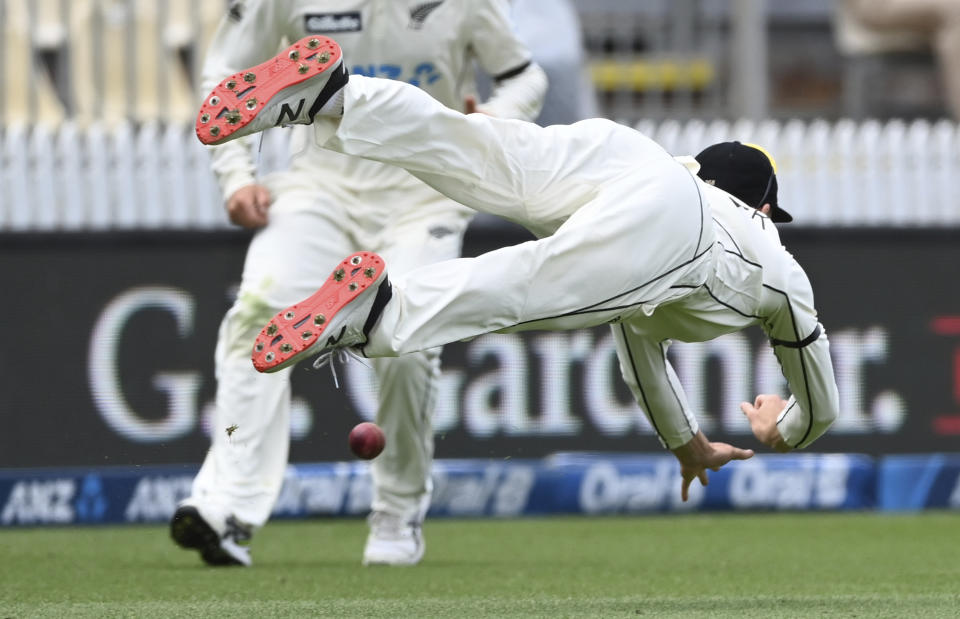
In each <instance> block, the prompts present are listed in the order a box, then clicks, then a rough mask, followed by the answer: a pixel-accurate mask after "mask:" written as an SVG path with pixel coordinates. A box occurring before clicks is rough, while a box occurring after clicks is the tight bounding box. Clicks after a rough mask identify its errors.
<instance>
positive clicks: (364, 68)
mask: <svg viewBox="0 0 960 619" xmlns="http://www.w3.org/2000/svg"><path fill="white" fill-rule="evenodd" d="M350 72H351V73H353V74H354V75H365V76H367V77H382V78H385V79H388V80H397V81H400V82H406V83H408V84H410V85H412V86H416V87H418V88H423V87H424V86H429V85H431V84H433V83H434V82H436V81H437V80H438V79H440V78H441V77H442V76H441V75H440V72H439V71H437V67H436V65H434V64H433V63H432V62H421V63H420V64H418V65H417V66H415V67H413V68H412V69H411V68H409V67H404V66H402V65H398V64H380V65H374V64H368V65H354V66H352V67H350Z"/></svg>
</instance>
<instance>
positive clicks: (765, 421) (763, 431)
mask: <svg viewBox="0 0 960 619" xmlns="http://www.w3.org/2000/svg"><path fill="white" fill-rule="evenodd" d="M786 405H787V401H786V400H784V399H783V398H781V397H780V396H779V395H777V394H775V393H761V394H760V395H758V396H757V398H756V399H755V400H754V401H753V404H750V403H749V402H742V403H741V404H740V410H742V411H743V414H744V415H746V416H747V419H748V420H749V421H750V429H751V430H752V431H753V435H754V436H756V437H757V440H758V441H760V442H761V443H763V444H764V445H766V446H767V447H772V448H774V449H776V450H777V451H779V452H780V453H786V452H788V451H790V450H791V449H792V448H791V447H790V446H789V445H787V443H786V442H784V440H783V437H782V436H780V430H779V429H777V419H779V418H780V413H782V412H783V409H784V407H786Z"/></svg>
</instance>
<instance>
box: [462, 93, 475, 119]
mask: <svg viewBox="0 0 960 619" xmlns="http://www.w3.org/2000/svg"><path fill="white" fill-rule="evenodd" d="M476 111H477V98H476V97H474V96H473V95H467V96H466V97H464V98H463V113H464V114H473V113H475V112H476Z"/></svg>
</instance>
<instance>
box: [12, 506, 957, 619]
mask: <svg viewBox="0 0 960 619" xmlns="http://www.w3.org/2000/svg"><path fill="white" fill-rule="evenodd" d="M425 532H426V536H427V555H426V558H425V559H424V561H423V563H421V564H420V565H419V566H417V567H414V568H385V567H379V568H363V567H361V566H360V561H359V560H360V552H361V549H362V546H363V541H364V537H365V535H366V525H365V523H364V522H363V521H361V520H314V521H307V522H275V523H271V524H270V525H269V526H268V527H266V528H265V529H263V530H262V531H260V532H259V533H258V534H257V537H256V538H255V545H254V562H255V565H254V567H253V568H251V569H242V568H219V569H211V568H206V567H204V566H202V564H201V563H200V560H199V558H198V556H197V555H196V554H195V553H193V552H187V551H183V550H180V549H179V548H177V547H175V546H174V545H173V544H172V542H170V540H169V538H168V536H167V530H166V527H115V528H66V529H30V530H0V619H3V618H6V617H17V618H20V617H77V616H79V617H643V616H645V617H658V616H681V617H957V616H960V515H957V514H949V513H930V514H922V515H908V516H884V515H875V514H757V515H685V516H662V517H660V516H658V517H617V518H586V517H584V518H551V519H522V520H433V521H428V523H427V527H426V529H425Z"/></svg>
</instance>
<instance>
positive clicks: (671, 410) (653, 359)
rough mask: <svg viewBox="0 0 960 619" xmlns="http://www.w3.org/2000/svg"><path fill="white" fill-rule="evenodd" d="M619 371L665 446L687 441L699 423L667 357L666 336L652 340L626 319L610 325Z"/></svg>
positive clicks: (679, 444) (674, 446) (683, 443)
mask: <svg viewBox="0 0 960 619" xmlns="http://www.w3.org/2000/svg"><path fill="white" fill-rule="evenodd" d="M611 328H612V329H613V336H614V341H615V343H616V347H617V356H618V358H619V360H620V371H621V372H622V374H623V379H624V381H625V382H626V383H627V386H628V387H629V388H630V391H631V392H632V393H633V395H634V397H635V398H636V400H637V404H638V405H639V406H640V408H641V409H642V410H643V413H644V415H646V417H647V420H648V421H649V422H650V425H651V426H652V427H653V429H654V431H655V432H656V433H657V438H659V439H660V443H661V444H662V445H663V446H664V447H666V448H667V449H676V448H677V447H680V446H682V445H685V444H686V443H688V442H689V441H690V440H691V439H692V438H693V437H694V436H696V434H697V432H698V431H699V430H700V426H699V424H698V423H697V419H696V417H695V416H694V414H693V411H692V410H691V409H690V404H689V403H688V402H687V397H686V394H684V392H683V387H682V386H681V385H680V379H679V378H678V377H677V374H676V372H674V370H673V367H672V366H671V365H670V361H669V360H668V359H667V350H668V349H669V347H670V340H663V341H656V340H654V339H651V338H650V337H649V336H648V335H646V334H639V333H636V332H634V331H633V330H632V329H631V328H630V325H629V324H628V323H620V324H615V325H612V326H611Z"/></svg>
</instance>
